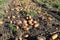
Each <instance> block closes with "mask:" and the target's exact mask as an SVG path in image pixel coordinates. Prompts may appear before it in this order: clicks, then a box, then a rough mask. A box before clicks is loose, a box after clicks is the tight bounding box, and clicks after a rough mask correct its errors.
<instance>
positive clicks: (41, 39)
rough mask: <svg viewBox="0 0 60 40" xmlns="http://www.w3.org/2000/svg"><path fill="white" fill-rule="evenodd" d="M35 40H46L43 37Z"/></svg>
mask: <svg viewBox="0 0 60 40" xmlns="http://www.w3.org/2000/svg"><path fill="white" fill-rule="evenodd" d="M37 40H46V38H45V37H37Z"/></svg>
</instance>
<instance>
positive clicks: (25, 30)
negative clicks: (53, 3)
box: [0, 0, 60, 40]
mask: <svg viewBox="0 0 60 40" xmlns="http://www.w3.org/2000/svg"><path fill="white" fill-rule="evenodd" d="M31 10H33V11H34V12H35V13H36V14H32V13H30V12H31ZM59 13H60V11H57V10H54V8H52V9H50V8H49V7H46V6H45V4H40V3H39V2H37V1H35V0H12V1H11V3H9V4H8V8H7V9H6V10H4V18H3V19H1V20H2V21H3V24H1V22H0V24H1V25H0V40H60V14H59ZM30 14H32V15H30ZM27 17H28V19H26V18H27ZM31 19H32V20H33V21H32V23H31V24H30V23H29V20H31ZM34 21H36V22H37V23H35V24H38V25H37V26H36V25H35V24H34ZM30 22H31V21H30ZM26 24H27V26H26ZM54 34H57V35H58V37H57V38H56V39H52V38H51V37H52V36H53V35H54ZM41 38H43V39H41Z"/></svg>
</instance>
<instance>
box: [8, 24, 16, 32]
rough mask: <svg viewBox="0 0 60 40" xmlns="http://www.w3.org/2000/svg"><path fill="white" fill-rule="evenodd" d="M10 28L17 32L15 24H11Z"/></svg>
mask: <svg viewBox="0 0 60 40" xmlns="http://www.w3.org/2000/svg"><path fill="white" fill-rule="evenodd" d="M8 27H9V28H10V29H12V30H13V31H16V27H15V25H13V24H9V25H8Z"/></svg>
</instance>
